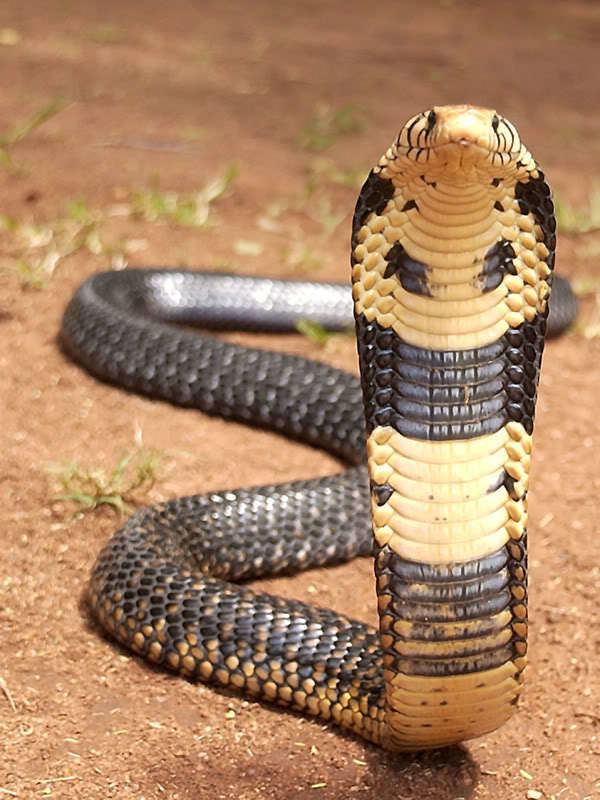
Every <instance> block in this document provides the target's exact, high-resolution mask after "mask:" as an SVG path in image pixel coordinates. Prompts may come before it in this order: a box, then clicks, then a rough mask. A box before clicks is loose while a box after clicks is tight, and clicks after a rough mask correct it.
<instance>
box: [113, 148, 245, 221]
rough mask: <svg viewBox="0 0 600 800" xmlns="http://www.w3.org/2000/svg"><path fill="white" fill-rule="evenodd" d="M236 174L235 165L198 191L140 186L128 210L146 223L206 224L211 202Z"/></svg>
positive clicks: (222, 193) (220, 194)
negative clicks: (175, 190)
mask: <svg viewBox="0 0 600 800" xmlns="http://www.w3.org/2000/svg"><path fill="white" fill-rule="evenodd" d="M238 173H239V170H238V167H237V165H236V164H229V165H228V166H227V167H226V168H225V170H224V171H223V172H222V173H221V174H220V175H218V176H217V177H216V178H214V179H213V180H212V181H210V182H209V183H207V184H206V186H204V188H202V189H200V191H198V192H185V193H184V192H174V191H163V190H161V189H160V188H159V187H158V186H156V185H155V186H150V187H149V188H145V189H139V190H137V191H135V192H134V193H133V196H132V199H131V202H130V203H129V204H128V206H127V207H128V209H129V213H130V214H131V216H133V217H137V218H138V219H144V220H146V221H148V222H157V221H161V220H162V221H167V222H174V223H176V224H177V225H186V226H187V225H191V226H195V227H202V226H204V225H207V224H208V222H209V217H210V213H211V206H212V204H213V203H214V202H215V201H216V200H218V199H219V198H221V197H223V195H224V194H225V193H226V191H227V190H228V189H229V188H230V187H231V185H232V183H233V182H234V180H235V179H236V178H237V176H238Z"/></svg>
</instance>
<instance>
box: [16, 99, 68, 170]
mask: <svg viewBox="0 0 600 800" xmlns="http://www.w3.org/2000/svg"><path fill="white" fill-rule="evenodd" d="M65 106H66V102H65V101H64V100H61V99H56V100H52V101H51V102H50V103H48V104H47V105H45V106H44V107H43V108H41V109H40V110H39V111H36V112H35V114H32V115H31V117H29V118H28V119H26V120H24V121H23V122H18V123H17V124H16V125H15V126H14V127H13V129H12V130H11V131H8V132H7V133H2V134H0V165H2V166H3V167H5V169H8V170H11V171H14V170H15V169H16V164H15V161H14V159H13V149H14V148H15V146H16V145H17V144H19V142H22V141H23V139H26V138H27V137H28V136H30V135H31V134H32V133H33V132H34V131H35V130H37V128H39V127H41V126H42V125H43V124H44V123H45V122H47V121H48V120H49V119H51V118H52V117H54V116H56V114H58V113H59V112H60V111H62V110H63V108H64V107H65Z"/></svg>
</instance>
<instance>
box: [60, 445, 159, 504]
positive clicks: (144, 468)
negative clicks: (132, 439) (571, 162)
mask: <svg viewBox="0 0 600 800" xmlns="http://www.w3.org/2000/svg"><path fill="white" fill-rule="evenodd" d="M161 461H162V455H161V453H160V452H159V451H158V450H152V449H148V448H146V447H143V446H142V447H138V448H136V449H135V450H131V451H129V452H128V453H125V454H124V455H123V456H122V457H121V458H120V459H119V461H118V462H117V463H116V464H115V466H114V467H113V468H112V469H110V470H109V471H108V472H107V471H105V470H103V469H101V468H99V467H82V466H80V465H79V464H78V463H77V462H70V463H68V464H62V465H61V464H57V465H53V466H51V467H50V468H49V471H50V472H51V474H53V475H54V476H55V477H56V478H57V479H58V482H59V484H60V486H61V489H62V494H60V495H58V496H57V497H55V498H54V500H63V501H67V502H72V503H75V504H77V506H78V507H79V509H78V510H79V511H81V512H87V511H94V510H95V509H96V508H99V507H100V506H109V507H110V508H113V509H114V510H115V511H117V512H118V513H119V514H124V515H125V514H131V513H132V512H133V510H134V507H135V506H137V505H140V503H141V502H142V495H143V494H146V493H147V492H148V491H149V490H150V489H151V488H152V486H154V484H155V482H156V480H157V477H158V473H159V468H160V464H161Z"/></svg>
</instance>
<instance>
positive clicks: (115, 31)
mask: <svg viewBox="0 0 600 800" xmlns="http://www.w3.org/2000/svg"><path fill="white" fill-rule="evenodd" d="M89 39H90V41H92V42H96V44H123V43H124V42H125V41H127V31H124V30H123V29H122V28H117V27H116V26H115V25H100V26H99V27H97V28H93V29H92V30H91V31H90V32H89Z"/></svg>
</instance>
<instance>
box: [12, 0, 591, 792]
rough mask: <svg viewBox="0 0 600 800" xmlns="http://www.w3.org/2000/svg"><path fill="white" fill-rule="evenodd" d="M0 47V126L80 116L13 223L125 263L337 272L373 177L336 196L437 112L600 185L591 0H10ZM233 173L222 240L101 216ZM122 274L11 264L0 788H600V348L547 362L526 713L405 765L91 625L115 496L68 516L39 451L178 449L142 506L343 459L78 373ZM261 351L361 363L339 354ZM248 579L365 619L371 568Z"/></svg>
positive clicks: (578, 182)
mask: <svg viewBox="0 0 600 800" xmlns="http://www.w3.org/2000/svg"><path fill="white" fill-rule="evenodd" d="M0 42H1V44H0V70H1V74H2V87H3V88H2V92H1V94H0V109H1V115H0V119H1V120H2V122H1V124H0V130H1V131H2V132H4V133H6V132H7V131H10V130H11V129H12V128H13V126H14V124H15V123H16V122H18V121H22V120H24V119H28V118H30V117H31V115H32V114H34V113H35V112H36V111H38V110H39V109H40V108H43V107H45V106H46V105H47V104H48V103H49V102H50V101H52V100H53V99H55V98H59V97H60V98H63V99H64V100H65V101H67V105H66V106H65V107H64V108H63V109H62V110H61V111H60V113H58V114H56V115H55V116H53V117H52V118H51V119H49V120H48V121H47V122H46V123H45V124H44V125H42V126H40V127H39V128H37V129H36V130H34V131H32V132H31V133H30V135H27V136H26V137H25V138H24V139H23V140H22V141H21V142H20V143H18V144H16V145H15V146H14V148H13V149H12V151H11V152H12V155H13V157H14V161H15V166H14V167H13V169H12V170H9V169H5V168H4V167H3V166H1V165H0V212H1V213H3V214H7V215H10V216H11V217H13V218H15V219H17V220H18V221H19V222H27V221H36V222H38V223H40V222H44V221H49V220H56V219H57V218H59V217H60V216H61V214H64V211H63V209H64V207H65V203H66V202H67V201H69V200H73V199H74V198H83V199H84V200H85V202H86V203H87V205H88V206H89V207H90V208H94V209H100V210H102V213H103V214H105V218H103V222H102V225H103V231H105V233H106V236H107V237H108V238H109V239H110V240H111V241H114V242H118V241H119V240H121V239H129V240H133V241H134V243H137V247H138V249H137V250H136V252H134V253H133V254H132V255H131V256H130V258H129V263H130V264H131V265H133V266H135V265H143V264H166V265H178V264H186V265H203V266H206V267H209V268H214V269H222V268H224V267H227V268H234V269H236V270H239V271H240V272H244V273H252V274H261V273H262V274H269V275H292V274H303V275H311V276H313V277H315V278H318V279H326V278H335V279H338V280H347V279H348V275H349V269H348V228H349V223H350V216H351V212H352V209H353V204H354V198H355V194H356V188H355V187H353V186H346V185H343V184H344V182H346V183H347V182H351V181H350V178H349V177H348V176H349V175H350V174H351V172H352V171H358V172H359V173H360V172H361V171H363V172H364V171H366V169H367V168H368V167H369V166H370V165H371V164H372V163H374V161H375V160H376V159H377V158H378V157H379V155H380V153H381V152H382V151H383V150H384V149H385V148H386V147H387V145H388V144H389V143H390V142H391V140H392V138H393V137H394V136H395V134H396V132H397V128H398V127H399V125H400V124H402V122H403V121H404V120H405V119H406V118H407V117H408V116H410V115H412V114H413V113H415V112H416V111H418V110H421V109H423V108H426V107H428V106H429V105H431V104H433V103H436V102H437V103H440V102H441V103H451V102H464V101H466V102H471V103H478V104H482V105H491V106H494V107H496V108H498V109H499V110H500V111H501V112H502V113H503V114H505V115H506V116H508V117H509V119H511V120H512V121H514V122H515V123H516V124H517V125H518V127H519V129H520V131H521V135H522V137H523V138H524V140H525V141H526V142H527V144H528V146H529V147H530V148H531V150H532V151H533V152H534V153H535V155H536V157H537V158H538V160H539V161H540V162H541V163H542V164H543V166H544V169H545V171H546V173H547V175H548V176H549V177H550V179H551V181H552V183H553V185H554V187H555V189H556V190H557V192H558V193H559V194H560V196H561V197H562V198H564V199H565V200H566V201H568V202H570V203H575V204H577V203H582V202H583V201H584V199H585V198H586V197H587V195H588V193H589V192H590V190H591V189H592V187H593V183H594V178H595V177H597V176H599V175H600V137H599V136H598V124H599V121H600V116H599V106H598V99H599V97H598V78H597V73H598V47H599V43H600V5H598V4H597V3H594V2H584V1H583V0H582V2H565V3H560V4H559V3H556V4H551V3H547V2H530V3H520V2H519V3H518V2H512V0H502V2H490V3H486V2H480V3H466V2H459V1H458V0H457V2H452V1H451V0H447V1H446V2H434V1H433V0H423V1H422V2H416V1H415V2H408V1H407V2H392V1H391V0H390V1H389V2H386V0H380V2H379V3H373V4H371V5H369V4H365V3H360V2H357V1H356V0H350V1H348V0H347V1H346V2H340V0H331V1H330V2H323V3H320V2H315V0H300V2H297V3H275V2H266V0H255V2H253V3H252V4H247V5H244V4H241V3H239V4H238V3H229V2H224V0H219V1H218V2H217V0H209V1H208V2H203V3H201V2H192V0H187V1H186V0H173V2H171V3H164V2H157V0H147V1H146V2H144V3H123V2H121V0H118V1H117V0H104V2H102V3H95V2H89V1H88V2H86V0H44V2H42V1H41V0H31V2H29V3H22V2H21V0H3V2H2V4H1V7H0ZM349 105H350V106H351V107H352V108H353V109H354V110H353V111H351V112H346V113H347V117H350V124H349V125H348V126H347V127H349V128H350V130H348V131H346V133H343V131H341V130H340V131H338V133H339V135H337V136H336V135H333V136H332V137H331V138H332V141H330V142H328V141H323V140H322V138H321V140H319V141H317V142H316V144H317V145H320V146H323V145H329V146H328V147H327V149H324V150H322V151H320V152H315V151H314V150H311V149H310V145H311V144H312V145H313V146H314V145H315V142H314V141H312V142H311V141H307V139H306V137H307V135H308V134H307V124H308V121H309V120H310V119H311V117H312V116H313V115H314V114H321V115H322V118H323V119H325V118H326V116H327V114H330V115H331V114H335V112H336V111H339V110H340V109H344V108H347V107H348V106H349ZM342 116H343V114H342ZM357 120H358V121H362V123H363V125H362V127H360V126H358V127H359V129H356V130H354V129H353V128H355V127H356V126H355V125H354V122H356V121H357ZM323 125H325V134H326V135H328V134H329V133H330V132H331V131H330V130H329V129H328V128H327V124H326V123H323ZM342 127H343V126H342ZM319 135H320V136H321V137H322V136H323V130H321V132H320V134H319ZM302 137H304V138H302ZM232 162H236V163H237V165H238V167H239V176H238V177H237V178H236V180H235V181H234V182H233V184H232V186H231V187H230V189H229V191H228V192H227V194H226V195H225V196H224V197H223V198H221V199H220V200H218V201H217V202H216V203H215V208H214V215H213V218H212V224H211V225H210V226H204V227H201V228H198V227H191V226H182V225H175V224H168V223H164V222H160V221H156V222H150V221H140V220H137V219H133V218H131V217H127V216H125V217H123V216H120V217H118V216H112V215H111V213H109V211H108V210H109V209H112V208H113V207H114V206H115V204H117V203H121V204H122V202H123V199H124V198H127V197H129V196H130V193H131V192H132V191H134V190H136V189H139V188H141V187H147V186H149V185H152V184H153V182H154V183H158V185H159V186H160V187H161V189H162V190H167V189H169V190H171V189H172V190H176V191H179V192H190V191H194V190H197V189H199V188H201V187H202V186H204V185H205V184H206V181H207V179H209V178H211V177H214V175H215V174H219V173H222V171H223V170H224V169H225V168H226V167H227V165H229V164H231V163H232ZM336 169H337V170H338V173H336V172H335V170H336ZM315 176H316V178H315ZM341 176H343V177H341ZM311 182H312V183H311ZM315 182H316V185H317V188H316V189H315V190H314V192H313V195H312V196H311V197H312V198H314V199H315V203H314V204H313V206H311V204H310V203H307V202H306V192H307V187H308V186H309V184H310V185H312V184H313V183H315ZM276 203H278V204H279V206H278V207H276V206H275V205H274V204H276ZM313 207H314V208H316V211H314V210H311V208H313ZM336 215H342V217H343V218H342V219H341V221H339V224H337V226H336V225H335V223H336V222H337V221H338V219H337V218H336ZM331 218H334V221H333V222H332V223H331V224H330V225H328V224H327V223H328V221H330V220H331ZM9 239H10V236H9V237H8V239H7V237H6V236H5V243H6V241H8V240H9ZM7 246H8V245H7ZM593 252H594V249H593V247H592V246H588V247H587V249H586V246H585V245H582V243H581V237H575V236H569V235H566V236H563V237H562V239H561V241H560V244H559V253H558V269H559V270H560V271H561V272H562V273H563V274H567V275H570V276H572V277H589V276H590V275H592V274H593V271H594V270H597V269H598V260H597V255H596V261H595V262H594V260H593V258H592V255H591V254H592V253H593ZM595 252H596V254H597V252H598V247H597V244H596V249H595ZM317 253H319V254H320V257H319V259H318V261H317V260H316V254H317ZM5 255H6V254H5ZM4 260H6V259H4ZM108 264H109V259H108V257H107V256H106V255H105V254H100V255H97V256H96V255H93V254H91V253H89V252H86V251H84V250H83V249H80V250H78V251H77V252H76V253H74V254H73V255H72V256H70V257H69V258H65V259H63V260H61V261H60V263H59V264H58V265H57V267H56V270H55V271H54V274H53V276H52V277H51V279H50V280H49V281H48V282H47V285H46V286H45V288H43V289H41V290H34V289H28V288H23V287H22V286H20V283H19V280H18V279H17V277H15V275H13V274H12V273H11V272H10V271H9V272H5V273H2V274H1V275H0V374H1V376H2V379H1V381H0V392H1V408H2V425H1V426H0V496H1V502H0V530H1V534H0V535H1V537H2V547H1V549H0V643H1V646H0V743H1V752H0V798H4V797H7V798H10V797H18V798H37V797H52V798H86V800H94V799H95V798H122V799H123V800H128V799H129V798H136V800H154V799H155V798H156V799H158V798H173V800H176V799H178V800H188V799H189V800H192V798H193V799H194V800H199V799H201V798H227V799H229V798H241V799H243V800H259V799H260V800H275V799H277V800H283V799H284V798H315V799H316V800H317V799H318V800H321V799H322V800H333V798H342V797H357V798H365V799H366V800H375V798H377V800H391V798H394V799H396V798H404V799H406V800H417V798H418V799H419V800H421V799H423V798H435V799H436V800H438V799H439V800H459V799H460V798H477V799H478V800H479V799H480V800H484V798H494V800H512V799H513V798H528V797H529V798H541V797H544V798H551V797H554V798H559V797H560V798H562V800H575V798H577V799H578V800H583V798H595V797H600V703H599V696H600V673H599V670H598V662H599V659H600V619H599V612H598V609H599V607H600V606H599V598H600V544H599V542H600V539H599V537H598V532H599V531H598V523H599V515H598V510H597V503H596V497H595V496H596V495H597V493H598V490H599V489H600V476H599V473H598V470H597V461H596V458H597V449H598V446H599V444H600V422H599V416H598V410H597V407H596V403H597V402H598V396H597V394H596V392H597V391H598V387H597V371H595V370H592V369H591V367H592V366H593V365H595V364H597V363H598V358H599V357H600V339H598V338H596V339H593V338H585V337H584V336H582V335H577V334H573V335H568V336H565V337H563V338H562V339H560V340H558V341H555V342H552V343H550V344H549V346H548V348H547V351H546V357H545V371H544V374H543V378H542V386H541V396H540V400H539V407H538V417H537V429H536V453H535V460H534V467H533V474H532V491H531V494H530V509H531V522H530V531H531V536H530V542H531V560H530V566H531V574H530V580H531V605H530V613H531V640H530V644H531V649H530V655H531V666H530V667H529V669H528V675H527V685H526V689H525V691H524V694H523V698H522V702H521V704H520V707H519V710H518V713H517V714H516V716H515V717H514V719H513V720H512V721H511V722H510V723H509V724H507V725H506V726H504V727H503V728H502V729H501V730H499V731H497V732H495V733H493V734H491V735H489V736H486V737H484V738H482V739H479V740H476V741H474V742H471V743H468V744H467V745H465V746H457V747H453V748H449V749H446V750H443V751H439V752H433V753H429V754H425V755H416V756H413V755H410V756H391V755H388V754H385V753H383V752H381V751H379V750H378V749H376V748H374V747H371V746H369V745H367V744H365V743H364V742H362V741H360V740H358V739H354V738H351V737H349V736H344V735H341V734H340V733H339V732H336V731H334V730H332V729H330V728H328V727H326V726H324V725H321V724H315V723H314V722H310V721H307V720H304V719H303V718H301V717H300V716H296V715H293V714H289V713H283V712H281V711H277V710H273V709H271V708H268V707H265V706H261V705H257V704H253V703H248V702H245V701H244V700H243V699H241V698H239V697H236V696H233V695H232V696H228V695H226V694H223V693H218V692H215V691H214V690H212V689H209V688H207V687H204V686H197V685H193V684H192V683H188V682H186V681H184V680H181V679H178V678H175V677H172V676H169V675H166V674H163V673H161V672H159V671H157V670H154V669H151V668H150V667H148V666H147V665H145V664H144V663H141V662H140V661H139V660H138V659H137V658H135V657H131V656H130V655H128V654H127V653H126V652H124V651H123V650H121V649H120V648H119V647H117V646H115V645H114V644H112V643H110V642H109V641H108V640H107V639H105V638H104V637H103V636H102V635H101V634H100V633H99V630H98V629H97V628H96V626H95V625H94V623H93V621H92V620H91V617H90V614H89V613H88V609H87V607H86V604H85V587H86V582H87V576H88V573H89V570H90V567H91V565H92V562H93V560H94V557H95V554H96V553H97V551H98V550H99V549H100V547H101V546H102V544H103V543H104V542H105V541H106V540H107V539H108V537H109V536H110V535H111V532H112V531H113V530H114V529H115V527H116V526H117V524H118V519H117V517H116V515H115V514H114V512H112V511H110V510H109V509H101V510H98V511H96V512H94V513H90V514H87V515H85V516H84V517H83V518H82V519H73V517H72V511H73V508H72V507H71V506H68V505H66V504H64V503H56V502H52V498H53V497H54V495H55V494H56V486H55V485H54V484H53V480H52V479H51V478H50V477H49V475H48V471H47V467H48V465H49V464H51V463H57V462H58V463H61V462H67V461H69V460H73V459H78V460H79V461H80V462H81V463H83V464H87V465H90V466H95V467H98V466H100V467H104V468H110V465H111V464H113V463H114V462H115V459H116V458H118V456H119V455H120V454H121V453H123V452H124V451H125V450H127V449H128V448H130V447H131V446H132V445H133V443H134V438H135V436H136V435H137V436H138V437H139V435H140V432H141V434H142V435H143V440H144V442H145V443H146V444H147V445H148V446H151V447H155V448H158V449H160V450H162V451H164V453H165V455H166V468H165V470H164V473H163V475H162V478H161V479H160V480H159V481H158V482H157V484H156V485H155V487H154V488H153V489H152V491H151V493H150V495H149V499H150V500H156V499H159V498H166V497H171V496H175V495H179V494H185V493H194V492H199V491H206V490H210V489H216V488H225V487H231V486H238V485H252V484H260V483H267V482H268V483H270V482H273V481H281V480H286V479H291V478H299V477H309V476H313V475H316V474H326V473H328V472H331V471H335V469H337V468H338V465H337V464H336V462H335V461H334V460H333V459H332V458H330V457H329V456H327V455H325V454H322V453H319V452H311V451H309V450H308V448H306V447H304V446H302V445H300V444H294V443H291V442H289V441H286V440H283V439H282V438H280V437H278V436H275V435H271V434H269V433H265V432H260V431H254V430H250V429H248V428H245V427H242V426H238V425H235V424H232V423H224V422H222V421H220V420H217V419H209V418H206V417H204V416H202V415H200V414H197V413H194V412H191V411H187V410H181V409H174V408H171V407H169V406H168V405H166V404H163V403H159V402H152V401H150V400H146V399H142V398H139V397H135V396H132V395H127V394H126V393H124V392H122V391H120V390H118V389H116V388H113V387H109V386H106V385H101V384H99V383H98V382H96V381H95V380H93V379H92V378H90V377H89V376H88V375H86V374H85V373H84V372H83V371H82V370H80V369H79V368H78V367H77V366H75V365H74V364H73V363H71V362H70V361H69V360H67V358H66V357H65V356H64V355H63V354H62V353H61V351H60V349H59V347H58V345H57V339H56V336H57V331H58V329H59V324H60V317H61V313H62V311H63V309H64V307H65V304H66V303H67V301H68V298H69V297H70V295H71V293H72V292H73V290H74V289H75V287H76V286H77V285H78V284H79V283H80V282H81V281H82V280H83V279H84V278H85V277H87V276H88V275H90V274H92V273H93V272H95V271H98V270H100V269H104V268H107V266H108ZM584 313H586V309H585V308H584ZM235 338H236V339H238V340H240V341H250V340H252V341H256V340H257V337H252V338H251V337H245V336H242V335H239V336H238V335H236V337H235ZM258 340H259V341H260V342H261V344H262V343H264V344H267V342H269V340H268V339H267V338H266V337H258ZM269 343H270V344H271V345H272V346H274V347H278V348H282V349H287V350H291V351H293V352H298V353H306V354H309V355H312V356H314V357H317V358H322V359H327V360H329V361H332V362H333V363H336V364H339V365H344V366H346V367H347V368H348V369H355V368H356V365H355V357H354V345H353V342H352V341H351V340H350V339H349V338H342V337H336V338H335V339H333V340H331V341H330V342H329V344H328V346H327V347H325V348H322V347H321V348H320V347H319V346H318V345H317V344H314V343H313V342H310V341H308V340H306V339H304V338H302V337H300V336H289V337H278V338H276V339H275V341H274V342H269ZM136 432H137V434H136ZM239 443H241V444H242V448H241V449H240V448H239ZM261 586H262V587H268V588H269V590H271V591H275V592H278V593H282V594H286V595H289V596H294V597H298V598H303V599H308V600H310V601H312V602H318V603H319V604H321V605H330V606H333V607H335V608H338V609H343V610H344V611H345V612H346V613H347V614H349V615H352V616H356V617H358V618H361V619H365V620H368V621H372V622H373V621H374V602H373V586H372V578H371V565H370V563H369V562H368V561H366V560H365V561H359V562H354V563H352V564H348V565H345V566H342V567H339V568H336V569H332V570H328V571H323V570H321V571H319V570H317V571H313V572H310V573H308V574H304V575H299V576H296V577H293V578H289V579H284V580H278V581H263V582H261ZM536 792H538V794H536Z"/></svg>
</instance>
